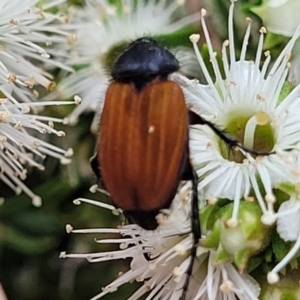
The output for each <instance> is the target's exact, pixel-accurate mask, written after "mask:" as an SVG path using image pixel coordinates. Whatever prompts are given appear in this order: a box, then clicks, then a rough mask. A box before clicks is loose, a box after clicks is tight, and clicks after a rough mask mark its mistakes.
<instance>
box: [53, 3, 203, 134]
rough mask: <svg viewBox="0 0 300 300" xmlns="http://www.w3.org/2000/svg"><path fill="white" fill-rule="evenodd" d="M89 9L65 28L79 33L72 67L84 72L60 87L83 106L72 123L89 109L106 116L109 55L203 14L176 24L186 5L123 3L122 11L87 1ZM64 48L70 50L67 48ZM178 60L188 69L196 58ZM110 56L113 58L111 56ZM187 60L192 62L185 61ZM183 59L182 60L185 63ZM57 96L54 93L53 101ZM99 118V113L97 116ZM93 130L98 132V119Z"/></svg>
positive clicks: (72, 50) (68, 78) (78, 109)
mask: <svg viewBox="0 0 300 300" xmlns="http://www.w3.org/2000/svg"><path fill="white" fill-rule="evenodd" d="M85 2H86V4H85V6H84V8H82V9H81V10H80V9H77V10H76V11H75V12H74V15H73V17H72V19H73V21H72V23H71V24H68V25H66V28H68V29H70V30H74V31H75V33H76V40H75V41H74V45H73V47H72V48H71V58H70V59H69V60H68V61H67V62H66V63H67V64H68V65H71V66H74V67H75V66H77V68H79V70H78V71H77V72H76V73H75V74H72V75H71V76H69V77H67V78H65V79H63V80H62V82H60V84H59V90H58V95H59V96H61V97H64V98H66V97H72V96H73V95H75V94H77V95H79V96H80V97H81V98H82V99H83V101H82V105H80V106H78V107H77V109H75V110H74V112H73V113H72V114H71V115H70V117H69V120H70V122H71V123H74V122H76V121H77V119H78V116H79V115H80V114H81V113H82V112H83V111H86V110H92V111H95V110H97V111H98V112H100V111H101V109H102V105H103V99H104V94H105V91H106V88H107V85H108V82H109V80H110V76H109V70H108V69H107V67H108V65H109V64H111V62H108V61H107V60H109V59H110V60H111V59H112V58H111V57H110V58H109V57H108V56H107V55H108V53H109V52H111V51H113V50H114V49H115V50H116V48H117V47H120V46H121V45H122V44H124V43H129V42H132V41H133V40H135V39H137V38H140V37H142V36H145V35H146V36H155V35H162V34H169V33H172V32H175V31H177V30H179V29H181V28H183V27H185V26H186V25H188V24H191V23H193V22H195V21H196V20H198V19H199V14H198V13H197V14H194V15H190V16H186V17H185V18H181V19H178V20H177V21H173V17H174V12H176V11H178V8H181V5H182V4H183V3H184V1H166V0H162V1H138V2H137V1H133V0H123V1H119V2H118V5H117V8H116V6H115V5H112V4H111V3H110V1H108V0H104V1H103V0H86V1H85ZM62 47H65V45H62ZM175 51H176V56H177V57H178V58H179V59H180V61H181V62H182V64H183V65H186V64H188V63H189V60H188V59H187V58H190V57H194V55H192V54H191V53H190V55H188V54H186V52H184V51H183V52H181V51H180V49H176V50H175ZM110 55H111V53H110ZM186 55H187V57H185V56H186ZM181 56H183V57H182V58H180V57H181ZM56 95H57V94H55V93H54V96H56ZM98 117H99V114H98ZM94 121H95V122H94V124H93V125H92V129H93V130H96V129H97V128H98V119H97V116H96V119H95V120H94Z"/></svg>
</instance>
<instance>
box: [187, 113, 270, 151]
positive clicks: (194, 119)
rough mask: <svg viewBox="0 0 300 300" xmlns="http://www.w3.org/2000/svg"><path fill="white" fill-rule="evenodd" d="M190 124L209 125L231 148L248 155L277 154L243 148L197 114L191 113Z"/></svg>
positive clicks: (234, 139) (223, 131)
mask: <svg viewBox="0 0 300 300" xmlns="http://www.w3.org/2000/svg"><path fill="white" fill-rule="evenodd" d="M189 124H190V125H207V126H208V127H209V128H210V129H211V130H212V131H213V132H214V133H215V134H216V135H217V136H218V137H220V139H222V140H223V141H224V142H225V143H226V144H227V145H228V146H229V148H239V149H242V150H244V151H245V152H247V153H250V154H253V155H256V156H266V155H271V154H275V151H271V152H260V151H255V150H253V149H249V148H247V147H245V146H243V144H242V143H240V142H239V141H238V140H237V139H236V138H234V137H233V136H232V135H230V134H229V133H227V132H226V131H225V130H222V129H221V128H219V127H218V126H217V125H215V124H214V123H212V122H210V121H207V120H205V119H204V118H202V117H201V116H199V115H197V114H195V113H194V112H192V111H189Z"/></svg>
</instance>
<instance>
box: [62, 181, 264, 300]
mask: <svg viewBox="0 0 300 300" xmlns="http://www.w3.org/2000/svg"><path fill="white" fill-rule="evenodd" d="M189 186H190V185H189V184H186V185H185V186H183V187H182V188H181V189H180V191H179V193H178V194H177V195H176V197H175V199H174V200H173V204H172V207H171V208H170V210H167V211H166V210H164V211H163V212H162V214H161V215H159V216H158V218H159V220H160V221H161V223H160V226H159V227H158V229H157V230H155V231H147V230H143V229H141V228H140V227H139V226H137V225H123V226H121V227H120V228H118V229H110V228H99V229H85V230H74V229H73V228H72V226H71V225H67V232H69V233H70V232H72V233H117V234H120V235H121V236H122V237H121V238H119V239H113V240H112V239H101V240H97V242H98V243H100V244H106V243H117V244H119V245H120V250H117V251H108V252H99V253H90V254H66V253H65V252H63V253H61V257H62V258H86V259H87V260H88V261H90V262H101V261H107V260H117V259H124V258H131V259H132V261H131V264H130V270H128V271H127V272H125V273H124V274H122V275H121V276H119V277H118V278H117V279H116V280H115V281H113V282H112V283H110V284H109V285H108V286H106V287H105V288H104V289H103V291H102V292H101V293H100V294H98V295H96V296H95V297H93V298H92V300H96V299H100V298H102V297H103V296H105V295H106V294H108V293H112V292H114V291H116V290H117V289H118V288H119V287H120V286H121V285H123V284H125V283H129V282H132V281H133V280H136V281H143V282H144V285H142V286H141V287H140V288H139V289H137V290H136V291H135V293H134V294H133V295H131V297H130V298H129V299H131V300H134V299H140V297H141V296H142V295H144V294H146V293H148V292H149V295H148V298H147V299H174V300H175V299H180V297H181V295H182V287H183V285H184V283H185V278H186V275H185V272H186V271H187V268H188V266H189V262H190V259H191V257H190V254H189V253H190V250H191V247H192V244H193V241H192V235H191V234H189V232H190V218H189V213H190V205H191V204H190V195H189V194H190V187H189ZM74 202H75V204H80V203H81V202H86V203H90V204H93V205H97V206H100V207H104V208H107V209H110V210H112V211H115V208H114V207H113V206H110V205H107V204H103V203H101V202H96V201H93V200H88V199H78V200H75V201H74ZM214 257H215V254H214V251H213V250H209V249H206V248H203V247H201V246H199V247H198V249H197V258H196V260H195V263H194V268H193V273H192V276H191V277H190V283H189V287H188V291H187V299H199V300H201V299H202V300H215V299H220V300H222V299H224V300H225V299H228V300H235V299H236V296H238V297H239V299H241V300H242V299H243V300H250V299H253V300H254V299H257V297H258V295H259V292H260V288H259V286H258V284H257V283H256V281H255V280H254V279H253V278H252V277H250V276H249V275H246V274H243V275H241V274H239V272H238V271H237V270H236V269H235V267H233V266H232V265H231V264H230V263H224V264H218V265H215V263H214Z"/></svg>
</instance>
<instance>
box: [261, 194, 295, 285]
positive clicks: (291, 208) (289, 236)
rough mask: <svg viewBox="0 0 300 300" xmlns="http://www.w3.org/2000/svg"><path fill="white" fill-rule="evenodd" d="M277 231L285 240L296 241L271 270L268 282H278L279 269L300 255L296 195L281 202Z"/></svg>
mask: <svg viewBox="0 0 300 300" xmlns="http://www.w3.org/2000/svg"><path fill="white" fill-rule="evenodd" d="M277 218H278V220H277V232H278V234H279V235H280V237H281V238H282V239H283V240H284V241H292V242H295V243H294V244H293V246H292V248H291V249H290V251H289V252H288V253H287V254H286V255H285V257H283V258H282V259H281V261H280V262H279V263H278V264H277V265H276V266H275V267H274V268H273V269H272V270H271V271H270V272H269V274H268V277H267V279H268V282H269V283H270V284H275V283H278V281H279V275H278V273H279V271H281V270H282V269H283V268H284V267H285V266H286V265H288V264H289V263H290V262H291V260H292V259H293V258H295V257H296V256H297V255H299V250H300V201H299V200H297V199H296V198H295V197H292V198H291V199H290V200H288V201H285V202H283V203H282V204H281V206H280V208H279V210H278V213H277Z"/></svg>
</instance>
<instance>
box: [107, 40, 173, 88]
mask: <svg viewBox="0 0 300 300" xmlns="http://www.w3.org/2000/svg"><path fill="white" fill-rule="evenodd" d="M178 70H179V64H178V61H177V59H176V58H175V56H174V55H173V54H172V53H171V52H170V51H168V50H167V49H165V48H164V47H162V46H161V45H160V44H159V43H158V42H157V41H155V40H153V39H151V38H140V39H138V40H136V41H134V42H132V43H131V44H129V45H128V47H127V48H126V49H125V51H124V52H123V53H122V54H121V55H120V56H119V57H118V58H117V60H116V62H115V64H114V66H113V70H112V77H113V79H114V80H115V81H120V82H132V83H133V84H134V85H135V87H136V88H137V90H141V89H142V88H143V87H144V86H145V85H146V84H147V83H148V82H150V81H152V80H153V79H155V78H157V77H158V78H166V77H167V76H168V75H169V74H171V73H173V72H176V71H178Z"/></svg>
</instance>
